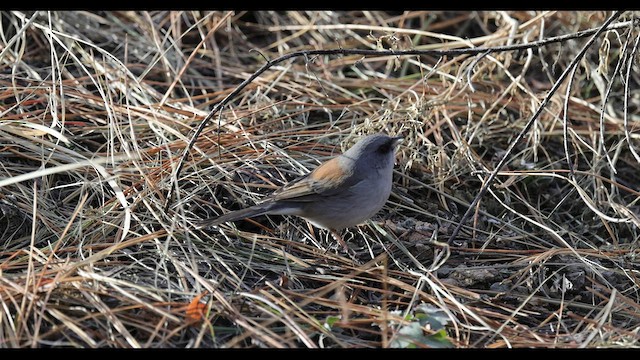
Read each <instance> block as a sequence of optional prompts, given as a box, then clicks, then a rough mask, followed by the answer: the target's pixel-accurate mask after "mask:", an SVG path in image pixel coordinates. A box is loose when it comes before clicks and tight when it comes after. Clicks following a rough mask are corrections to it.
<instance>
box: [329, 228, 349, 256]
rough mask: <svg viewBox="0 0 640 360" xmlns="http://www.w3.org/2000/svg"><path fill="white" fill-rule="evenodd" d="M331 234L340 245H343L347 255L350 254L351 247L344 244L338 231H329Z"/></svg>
mask: <svg viewBox="0 0 640 360" xmlns="http://www.w3.org/2000/svg"><path fill="white" fill-rule="evenodd" d="M329 231H330V232H331V235H332V236H333V238H334V239H335V240H338V242H339V243H340V245H342V248H343V249H344V251H346V252H347V253H349V247H348V246H347V243H346V242H344V240H342V236H340V234H338V232H337V231H335V230H332V229H331V230H329Z"/></svg>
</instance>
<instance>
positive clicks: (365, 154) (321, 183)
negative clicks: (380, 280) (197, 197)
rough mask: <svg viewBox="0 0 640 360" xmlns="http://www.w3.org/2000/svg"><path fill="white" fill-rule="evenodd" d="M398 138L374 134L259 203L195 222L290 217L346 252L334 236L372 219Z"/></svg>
mask: <svg viewBox="0 0 640 360" xmlns="http://www.w3.org/2000/svg"><path fill="white" fill-rule="evenodd" d="M400 141H402V137H390V136H387V135H385V134H374V135H369V136H367V137H364V138H362V139H361V140H360V141H358V143H356V144H355V145H354V146H353V147H351V148H350V149H349V150H347V152H345V153H344V154H341V155H338V156H336V157H334V158H333V159H331V160H328V161H327V162H325V163H323V164H322V165H320V166H318V167H317V168H316V169H315V170H313V171H312V172H310V173H309V174H307V175H305V176H302V177H299V178H297V179H295V180H293V181H291V182H290V183H288V184H286V185H284V186H283V187H281V188H280V189H278V190H276V191H275V192H274V193H273V194H272V195H271V196H269V197H268V198H267V199H266V200H265V201H264V202H262V203H260V204H258V205H254V206H251V207H248V208H245V209H241V210H236V211H232V212H230V213H228V214H225V215H222V216H220V217H217V218H214V219H206V220H203V221H202V222H200V224H199V225H198V227H207V226H213V225H219V224H221V223H224V222H227V221H236V220H240V219H245V218H249V217H254V216H259V215H265V214H266V215H269V214H271V215H295V216H299V217H302V218H304V219H306V220H308V221H309V222H311V223H312V224H313V225H315V226H317V227H320V228H323V229H327V230H329V231H331V233H332V234H333V236H334V237H335V238H336V239H337V240H338V241H339V242H340V244H341V245H342V246H343V248H344V249H345V250H347V251H348V247H347V245H346V243H345V242H344V240H342V238H341V237H340V234H338V230H342V229H344V228H347V227H351V226H354V225H358V224H360V223H362V222H363V221H365V220H367V219H369V218H370V217H372V216H373V215H375V214H376V213H377V212H378V211H379V210H380V209H381V208H382V206H384V204H385V203H386V202H387V199H388V198H389V194H391V184H392V175H393V164H394V160H395V149H396V147H397V145H398V143H399V142H400Z"/></svg>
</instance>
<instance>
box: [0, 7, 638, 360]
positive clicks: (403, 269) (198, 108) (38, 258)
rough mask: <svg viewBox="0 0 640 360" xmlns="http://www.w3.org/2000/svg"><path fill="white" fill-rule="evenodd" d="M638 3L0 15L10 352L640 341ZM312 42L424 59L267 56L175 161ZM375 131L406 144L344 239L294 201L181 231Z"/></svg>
mask: <svg viewBox="0 0 640 360" xmlns="http://www.w3.org/2000/svg"><path fill="white" fill-rule="evenodd" d="M637 15H638V14H637V13H633V12H622V13H621V14H619V16H614V15H613V14H612V13H611V12H586V11H585V12H575V11H571V12H555V11H550V12H539V11H518V12H502V11H487V12H428V11H415V12H403V13H388V12H387V13H385V12H297V11H292V12H255V13H251V12H249V13H247V12H222V11H221V12H209V13H202V12H191V11H181V12H165V11H159V12H105V13H88V12H59V13H58V12H33V13H31V12H11V13H9V12H5V13H2V14H1V15H0V20H1V22H2V24H1V29H2V32H1V33H0V113H1V116H0V140H1V141H0V172H1V173H0V174H1V175H0V234H1V237H0V346H2V347H50V346H54V347H62V346H65V347H66V346H71V347H274V348H275V347H323V348H336V347H340V348H343V347H344V348H350V347H488V348H500V347H566V348H578V347H628V346H638V345H640V343H639V341H638V340H639V338H638V336H639V335H638V331H639V329H640V305H639V299H640V293H639V290H640V289H639V284H638V275H639V274H638V271H639V270H640V263H639V260H638V238H639V234H640V220H639V214H640V211H639V204H638V200H639V199H640V186H639V184H640V172H639V170H638V169H639V168H640V156H639V154H638V153H639V152H640V125H638V124H640V117H639V113H638V107H639V105H640V92H639V91H640V87H639V84H640V81H639V80H640V79H639V75H638V55H637V48H638V41H639V39H640V37H639V35H640V32H639V31H638V30H639V28H638V22H637V18H636V16H637ZM611 17H613V21H612V22H611V23H610V24H609V25H608V27H607V28H606V29H603V31H602V32H600V33H597V30H598V29H599V28H601V27H602V26H603V25H604V24H605V23H606V21H607V19H609V18H611ZM592 38H593V41H591V42H589V41H590V39H592ZM538 41H542V42H541V43H540V44H536V45H535V46H531V47H528V48H525V47H522V45H523V44H529V43H535V42H538ZM499 47H504V48H499ZM583 47H584V48H585V50H586V52H584V54H582V53H581V49H583ZM476 48H486V49H493V50H492V51H486V52H482V53H477V52H476V53H473V52H469V53H465V51H471V50H473V49H476ZM318 49H338V50H339V49H343V50H344V49H360V50H362V49H365V50H369V51H371V50H389V49H390V50H395V51H403V50H412V49H413V50H423V51H427V52H426V53H425V54H413V55H391V54H388V53H387V54H378V55H375V54H374V55H371V54H367V55H358V54H345V53H336V54H328V55H307V56H299V57H295V58H291V59H288V60H286V61H282V62H279V63H277V64H273V66H271V67H270V68H268V69H267V70H266V71H264V72H263V73H261V74H260V75H259V76H257V77H256V78H255V79H253V80H252V81H250V82H248V83H247V85H246V87H244V88H242V89H241V90H240V91H239V92H237V96H236V95H234V96H233V97H229V98H227V100H228V103H226V105H224V106H222V107H221V108H220V111H218V112H216V113H211V115H212V118H211V121H208V122H207V123H206V126H205V127H204V128H203V131H202V132H201V133H200V134H198V136H197V139H196V141H195V143H194V144H193V145H194V146H193V147H192V148H191V149H190V150H189V153H188V155H189V156H187V157H186V159H185V161H184V163H182V165H183V166H182V168H181V170H180V171H179V172H178V171H177V169H178V166H179V164H180V162H181V159H182V155H183V152H184V151H185V149H187V145H188V143H189V141H190V140H191V139H192V138H194V135H195V134H196V128H197V127H198V126H200V125H201V124H202V123H203V121H204V120H205V118H206V117H207V115H208V114H210V112H211V111H212V109H213V108H214V107H215V105H216V104H221V101H223V99H225V98H226V97H227V96H229V95H230V94H231V93H232V92H233V91H234V90H236V89H239V88H238V86H239V85H240V84H241V83H242V82H243V81H245V80H247V79H248V78H249V77H250V76H251V75H252V74H253V73H254V72H256V71H257V70H258V69H259V68H260V67H261V66H263V65H264V64H265V63H266V61H267V59H270V60H273V59H276V58H278V57H279V56H283V55H287V54H291V53H293V52H295V51H304V50H318ZM456 49H457V50H460V51H461V52H460V53H456V54H448V55H438V54H437V53H436V52H428V51H433V50H438V51H440V50H456ZM582 55H584V56H582ZM573 64H577V66H573ZM564 75H566V76H565V77H563V76H564ZM539 109H541V110H542V111H541V112H540V113H539V116H538V115H536V112H537V111H538V110H539ZM529 123H531V124H532V126H530V127H528V124H529ZM378 131H384V132H387V133H390V134H393V135H396V134H401V135H403V136H404V137H405V141H404V143H403V144H402V146H401V147H400V149H399V151H398V154H397V166H396V171H395V174H394V190H393V194H392V195H391V198H390V199H389V202H388V203H387V206H386V207H385V208H384V209H383V211H381V212H380V213H379V214H378V215H377V217H375V218H374V219H372V221H370V222H368V223H366V224H364V225H362V226H359V227H355V228H352V229H349V230H347V231H345V233H344V235H343V236H344V237H345V239H347V240H348V242H349V244H350V246H351V247H352V249H353V250H354V253H353V254H351V255H348V254H345V253H344V252H342V251H341V249H340V247H338V246H337V244H336V243H335V242H334V241H333V240H332V239H331V236H330V235H329V234H328V233H327V232H325V231H323V230H318V229H315V228H313V227H311V226H310V225H309V224H307V223H306V222H305V221H303V220H301V219H299V218H292V217H283V216H269V217H267V216H262V217H257V218H255V219H249V220H244V221H238V222H236V223H229V224H224V225H221V226H220V227H219V228H213V229H208V230H205V231H202V230H195V229H194V227H193V224H194V222H195V221H197V220H199V219H202V218H206V217H213V216H216V215H217V214H220V213H223V212H226V211H229V210H232V209H237V208H240V207H242V206H246V205H251V204H254V203H256V202H258V201H260V199H261V198H262V197H263V196H265V195H266V194H268V193H270V192H271V191H272V190H273V189H275V188H276V187H278V186H280V185H282V184H283V183H285V182H287V181H289V180H291V179H292V178H294V177H297V176H299V175H301V174H305V173H307V172H308V171H310V169H312V168H314V167H315V166H317V165H318V164H319V163H320V162H321V161H324V160H326V159H328V158H329V157H330V156H332V155H334V154H336V153H339V152H341V151H344V150H345V149H346V148H348V147H349V146H350V145H351V144H353V142H355V141H356V140H357V139H358V138H359V137H360V136H361V135H363V134H369V133H372V132H378ZM520 133H523V135H524V136H523V137H518V134H520ZM510 146H512V147H513V148H512V149H510ZM503 158H504V159H505V160H506V162H505V163H504V166H502V167H501V168H500V169H498V170H499V172H498V173H497V176H496V177H495V180H494V181H492V182H490V186H489V188H488V191H487V192H486V193H485V194H484V195H483V196H482V197H481V198H480V199H479V202H478V204H477V206H473V207H471V208H470V205H471V204H472V202H473V200H474V197H475V196H476V195H478V194H479V193H480V190H481V188H482V186H483V184H485V183H486V182H487V181H486V180H487V179H488V177H489V175H490V173H491V172H492V171H494V170H496V169H497V166H498V165H499V163H500V161H501V160H502V159H503ZM170 189H174V191H173V192H172V193H171V196H168V194H169V193H170V191H169V190H170ZM354 205H355V204H354ZM467 209H471V216H470V217H469V218H468V220H467V221H465V222H464V223H463V225H464V226H462V227H461V230H460V232H459V233H458V234H457V236H455V238H453V239H452V240H453V241H452V242H451V243H450V244H448V243H447V242H448V240H449V238H450V237H451V235H452V234H453V233H454V230H455V228H456V226H457V225H458V224H459V223H460V222H461V221H462V218H463V214H464V213H465V212H466V211H467Z"/></svg>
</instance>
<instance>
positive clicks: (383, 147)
mask: <svg viewBox="0 0 640 360" xmlns="http://www.w3.org/2000/svg"><path fill="white" fill-rule="evenodd" d="M392 141H393V140H389V141H385V142H384V143H383V144H382V145H380V146H378V150H377V151H378V152H379V153H381V154H386V153H388V152H389V151H391V142H392Z"/></svg>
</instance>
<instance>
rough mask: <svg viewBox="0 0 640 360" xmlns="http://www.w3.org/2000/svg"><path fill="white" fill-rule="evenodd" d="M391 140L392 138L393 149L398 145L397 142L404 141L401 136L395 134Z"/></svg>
mask: <svg viewBox="0 0 640 360" xmlns="http://www.w3.org/2000/svg"><path fill="white" fill-rule="evenodd" d="M391 140H393V148H394V149H395V148H396V147H397V146H398V144H400V143H401V142H402V141H404V138H403V137H402V136H396V137H392V138H391Z"/></svg>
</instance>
